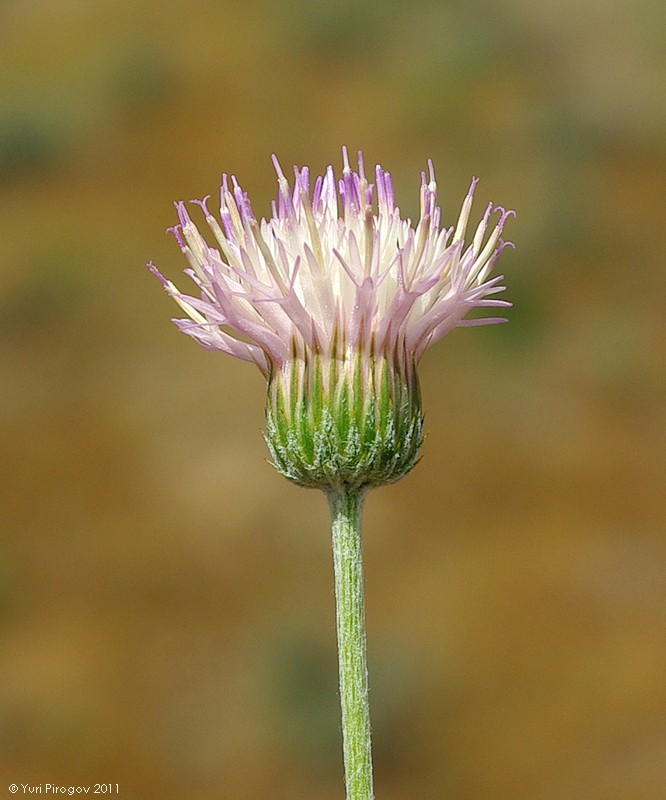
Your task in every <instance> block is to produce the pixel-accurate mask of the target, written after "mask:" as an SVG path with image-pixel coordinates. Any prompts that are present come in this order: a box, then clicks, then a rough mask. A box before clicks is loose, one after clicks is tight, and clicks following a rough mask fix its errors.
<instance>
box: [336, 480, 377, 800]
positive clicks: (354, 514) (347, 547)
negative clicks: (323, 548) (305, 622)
mask: <svg viewBox="0 0 666 800" xmlns="http://www.w3.org/2000/svg"><path fill="white" fill-rule="evenodd" d="M364 499H365V490H364V489H350V488H340V489H338V490H331V491H330V492H328V502H329V505H330V508H331V519H332V527H333V564H334V567H335V609H336V619H337V629H338V664H339V674H340V704H341V706H342V739H343V751H344V764H345V785H346V788H347V800H373V798H374V792H373V788H372V747H371V743H370V708H369V703H368V663H367V656H366V638H365V599H364V592H363V555H362V542H361V515H362V511H363V501H364Z"/></svg>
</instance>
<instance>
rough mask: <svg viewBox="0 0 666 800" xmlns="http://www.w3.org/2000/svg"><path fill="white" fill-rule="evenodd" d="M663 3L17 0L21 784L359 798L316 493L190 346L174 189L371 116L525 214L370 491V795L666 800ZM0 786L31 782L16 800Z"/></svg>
mask: <svg viewBox="0 0 666 800" xmlns="http://www.w3.org/2000/svg"><path fill="white" fill-rule="evenodd" d="M665 31H666V6H665V5H664V4H663V3H662V2H660V0H632V1H631V2H629V0H622V1H619V2H614V3H610V2H607V1H605V0H588V2H587V3H584V4H582V3H579V2H578V1H577V0H576V2H574V0H546V1H545V2H541V3H533V2H531V0H491V1H490V2H481V0H465V1H464V2H463V0H451V1H450V2H436V0H430V1H428V0H417V1H416V2H412V3H404V2H400V3H399V2H397V0H385V2H379V0H341V1H340V2H335V1H331V0H329V2H321V1H320V0H314V1H311V2H309V3H304V2H297V1H296V0H286V2H281V3H277V2H275V3H271V2H268V0H247V1H246V2H244V3H242V4H241V3H231V2H213V1H212V0H192V2H190V3H187V4H183V3H164V0H160V2H158V0H60V2H58V3H51V2H46V1H45V0H2V2H1V3H0V241H1V243H2V258H1V260H0V279H1V281H2V290H1V291H0V349H1V353H0V384H1V386H2V391H1V393H0V448H1V451H2V477H1V479H0V504H1V509H2V510H1V518H0V527H1V534H0V794H1V795H2V796H3V797H4V796H5V793H7V789H6V787H7V786H8V785H9V784H10V783H12V782H16V783H19V784H21V783H29V784H32V785H37V784H40V783H41V784H45V783H47V782H51V783H57V784H61V785H65V786H70V785H86V784H88V785H90V784H92V783H95V782H109V783H113V784H116V783H118V784H119V787H120V796H121V797H123V798H127V800H129V799H130V798H137V800H144V798H145V799H146V800H152V798H164V797H174V798H175V797H187V798H190V800H208V798H220V797H221V798H248V800H254V798H271V799H272V800H293V798H309V800H334V798H341V797H342V796H343V787H342V775H341V755H340V733H339V711H338V700H337V686H336V655H335V641H334V638H335V627H334V619H333V613H334V606H333V597H332V568H331V556H330V547H329V541H328V536H329V533H328V510H327V507H326V503H325V500H324V498H323V496H321V495H320V494H318V493H314V492H308V491H305V490H302V489H298V488H297V487H294V486H292V485H290V484H288V483H287V482H286V481H285V480H284V479H283V478H281V477H279V476H277V475H276V474H275V473H274V472H273V471H272V470H271V468H270V467H269V466H268V465H267V463H266V461H265V459H266V457H267V453H266V451H265V448H264V445H263V442H262V439H261V428H262V424H263V404H264V391H265V388H264V382H263V379H262V377H261V375H260V374H259V372H258V371H257V370H256V369H254V368H253V367H251V366H249V365H247V364H244V363H241V362H237V361H235V360H234V359H231V358H228V357H225V356H223V355H221V354H212V353H207V352H205V351H203V350H202V349H200V348H198V347H197V346H196V345H195V344H194V343H193V342H192V341H191V340H189V339H188V338H187V337H185V336H183V335H182V334H179V333H178V331H177V330H176V329H175V327H174V326H173V325H171V323H170V322H169V319H170V317H171V316H172V315H173V314H174V313H175V310H174V309H175V307H174V306H173V305H172V303H171V301H170V300H169V299H168V298H167V297H166V296H165V295H164V293H163V291H162V290H161V287H160V285H159V284H158V282H157V281H156V280H155V279H154V278H153V277H152V276H151V275H150V274H149V273H148V271H147V270H146V269H145V266H144V265H145V263H146V262H147V261H149V260H154V261H155V262H156V263H157V264H158V265H159V266H160V268H162V270H163V271H164V272H166V273H167V275H169V276H170V277H171V278H172V279H174V280H177V281H178V282H179V283H180V284H181V285H182V286H181V288H184V287H185V285H186V283H187V281H186V279H183V277H182V276H181V269H182V267H183V266H184V263H183V259H182V258H181V255H180V252H179V250H178V248H177V247H176V244H175V242H174V240H173V238H172V237H170V236H165V235H164V233H163V232H164V230H165V228H166V227H167V226H169V225H172V224H173V223H174V222H175V219H176V217H175V211H174V209H173V207H172V201H173V200H178V199H185V200H189V199H190V198H192V197H197V198H199V197H202V196H204V195H205V194H208V193H211V194H213V195H214V194H215V193H216V191H217V187H218V185H219V177H220V173H221V172H222V171H226V172H229V173H233V174H236V175H237V176H238V178H239V180H240V182H241V184H242V185H243V187H244V189H246V190H247V191H248V192H249V193H250V195H251V197H252V200H253V204H254V208H255V211H256V212H257V214H259V215H264V214H267V213H268V212H269V209H270V206H269V203H270V200H271V199H272V198H273V197H274V196H275V192H276V185H275V176H274V173H273V170H272V166H271V164H270V155H271V153H276V154H278V156H279V158H280V159H281V161H282V164H283V165H284V166H285V169H287V168H288V167H290V166H291V165H292V164H295V163H297V164H299V165H300V164H308V165H309V166H310V167H311V170H312V172H313V174H320V172H321V171H322V170H323V169H324V168H325V167H326V165H327V164H329V163H332V164H333V165H334V166H335V167H336V169H339V167H340V163H341V157H340V147H341V145H342V144H347V145H348V146H349V148H350V150H351V151H352V152H355V151H356V150H358V149H363V150H364V152H365V155H366V163H367V164H369V165H370V166H372V165H374V164H375V163H376V162H380V163H382V164H383V165H384V166H385V167H386V168H387V169H389V170H391V172H392V173H393V175H394V180H395V184H396V193H397V197H398V202H399V204H400V206H401V208H402V209H403V212H404V213H405V214H408V215H410V216H414V215H415V214H416V213H417V209H418V186H419V182H420V178H419V174H420V171H421V170H422V169H423V168H424V167H425V164H426V159H427V158H428V157H431V158H432V159H433V160H434V162H435V166H436V169H437V176H438V182H439V186H440V192H441V195H440V196H441V205H442V209H443V219H444V221H445V222H446V224H451V223H452V222H453V221H455V219H456V218H457V214H458V211H459V208H460V203H461V201H462V199H463V197H464V194H465V192H466V190H467V187H468V184H469V180H470V178H471V176H472V175H477V176H480V178H481V183H480V185H479V187H478V192H477V203H478V205H477V207H476V213H477V215H479V214H480V213H481V211H482V209H483V208H484V207H485V204H486V203H487V202H488V200H491V199H492V200H494V201H495V202H497V203H501V204H503V205H505V206H508V207H511V208H515V209H517V211H518V218H517V219H516V220H512V221H511V222H510V228H509V233H508V236H509V238H511V239H513V241H515V242H516V244H517V250H516V251H515V252H514V251H509V250H507V251H506V252H505V254H504V256H503V258H502V264H501V266H502V271H503V272H504V273H505V274H506V276H507V277H506V281H507V285H508V287H509V289H508V293H507V297H508V299H511V300H512V301H513V302H514V304H515V306H514V308H513V309H512V310H511V311H510V317H511V321H510V323H509V324H508V325H504V326H501V327H490V328H478V329H473V330H462V331H456V332H454V333H453V334H452V335H450V336H449V337H447V339H446V340H445V341H443V342H441V343H440V344H439V345H438V346H437V347H436V348H433V349H432V350H431V351H429V352H428V353H427V354H426V356H425V358H424V360H423V362H422V367H421V377H422V383H423V394H424V400H425V408H426V423H427V432H428V436H427V439H426V444H425V448H424V454H423V460H422V462H421V464H420V466H419V467H418V469H417V470H415V471H414V472H413V473H412V474H411V475H410V476H409V477H408V478H406V479H405V480H404V481H402V482H401V483H399V484H396V485H394V486H390V487H387V488H384V489H381V490H379V491H377V492H375V493H374V494H372V495H371V496H370V498H369V500H368V502H367V509H366V524H365V557H366V580H367V614H368V629H369V650H370V653H369V657H370V669H371V702H372V715H373V724H374V742H375V760H376V792H377V797H378V798H380V800H398V798H400V799H401V800H402V799H404V798H410V800H411V798H419V800H441V799H442V798H445V800H478V799H479V798H492V800H517V799H519V800H522V799H523V798H525V800H572V798H585V799H586V800H663V797H664V796H665V795H664V792H665V791H666V789H665V788H664V787H665V786H666V679H665V670H664V664H665V663H666V629H665V628H666V626H665V624H664V620H665V618H666V569H665V567H666V539H665V537H664V529H665V527H666V525H665V519H666V513H665V512H666V507H665V505H666V504H665V501H664V489H663V486H664V478H665V477H666V457H665V447H666V404H665V400H666V397H665V387H666V364H665V359H664V349H665V346H666V312H665V311H664V309H665V307H666V304H665V293H666V269H665V267H664V257H663V245H662V242H661V238H662V236H663V232H664V218H665V212H666V80H665V79H664V78H665V75H666V47H665V43H666V41H665V40H666V34H665ZM7 796H8V797H9V796H10V795H9V794H8V793H7Z"/></svg>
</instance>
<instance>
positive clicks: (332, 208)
mask: <svg viewBox="0 0 666 800" xmlns="http://www.w3.org/2000/svg"><path fill="white" fill-rule="evenodd" d="M273 163H274V165H275V169H276V172H277V177H278V186H279V190H278V200H277V204H276V203H274V204H273V209H272V211H273V213H272V216H271V218H270V219H269V220H266V219H261V220H260V221H259V220H257V218H256V216H255V214H254V212H253V210H252V206H251V204H250V201H249V199H248V196H247V194H246V193H245V192H244V191H243V190H242V189H241V187H240V186H239V185H238V182H237V181H236V178H235V177H232V178H231V181H229V179H228V177H227V175H224V176H223V180H222V188H221V196H220V221H218V219H217V218H216V217H215V216H214V215H213V214H212V213H211V212H210V210H209V200H210V196H207V197H206V198H205V199H204V200H196V201H193V202H194V203H196V204H197V205H199V206H200V207H201V210H202V211H203V215H204V217H205V220H206V223H207V225H208V228H209V229H210V234H211V235H212V239H213V241H214V242H215V243H216V246H214V247H211V246H210V245H209V244H208V242H207V241H206V240H205V239H204V237H203V236H202V235H201V233H200V232H199V229H198V228H197V227H196V225H195V224H194V222H193V221H192V219H191V217H190V215H189V213H188V210H187V208H186V206H185V204H184V203H182V202H179V203H177V204H176V208H177V210H178V217H179V225H176V226H175V227H173V228H170V229H169V231H170V232H171V233H173V234H174V236H175V238H176V240H177V242H178V244H179V246H180V248H181V250H182V252H183V253H184V255H185V257H186V259H187V261H188V264H189V268H188V269H187V270H186V272H187V274H188V275H189V276H190V277H191V278H192V280H193V281H194V283H195V284H196V287H197V294H196V296H192V295H186V294H183V293H181V292H180V291H178V289H177V288H176V287H175V286H174V284H173V283H171V281H169V280H167V279H166V278H164V277H163V275H162V274H161V273H160V272H159V271H158V269H157V268H156V267H155V266H154V265H152V264H151V265H149V266H150V268H151V269H152V271H153V272H154V273H155V274H156V275H157V276H158V277H159V279H160V280H161V281H162V283H163V285H164V287H165V289H166V291H167V292H168V294H169V295H171V296H172V297H173V298H174V300H175V301H176V302H177V303H178V305H179V306H180V307H181V308H182V309H183V311H184V312H185V313H186V314H187V318H185V319H175V320H174V322H175V323H176V325H177V326H178V328H179V329H180V330H181V331H183V332H184V333H187V334H188V335H189V336H191V337H192V338H193V339H195V340H196V341H197V342H199V344H201V345H202V346H203V347H205V348H206V349H209V350H221V351H222V352H225V353H229V354H230V355H233V356H236V357H237V358H240V359H243V360H245V361H250V362H253V363H254V364H256V365H257V366H258V367H259V369H260V370H261V372H262V373H263V374H264V375H265V376H266V378H267V379H268V384H269V389H268V403H267V412H266V436H265V438H266V441H267V444H268V446H269V449H270V451H271V455H272V457H273V463H274V465H275V467H276V468H277V469H278V470H279V471H280V472H282V473H283V474H284V475H286V476H287V477H288V478H290V479H291V480H293V481H295V482H297V483H300V484H301V485H305V486H316V487H320V488H323V489H324V490H326V489H327V488H329V487H334V486H340V485H347V486H352V487H353V486H373V485H380V484H383V483H388V482H390V481H393V480H397V479H398V478H400V477H402V476H403V475H404V474H406V473H407V472H408V471H409V470H410V469H411V468H412V467H413V465H414V464H415V463H416V461H417V459H418V452H419V449H420V446H421V442H422V438H423V433H422V411H421V400H420V394H419V385H418V376H417V373H416V367H417V364H418V361H419V359H420V358H421V356H422V355H423V353H424V352H425V350H426V349H427V348H428V347H430V346H431V345H432V344H434V343H435V342H437V341H438V340H439V339H441V338H442V337H443V336H444V335H445V334H447V333H449V331H451V330H452V329H453V328H455V327H458V326H465V325H483V324H486V325H487V324H491V323H495V322H502V321H504V320H503V319H498V318H496V317H491V318H488V317H485V318H479V317H474V318H470V317H469V316H468V315H469V313H470V312H471V311H472V310H474V309H476V308H485V307H489V306H508V305H510V303H508V302H506V301H504V300H500V299H498V297H497V295H498V294H499V293H500V292H502V291H503V290H504V288H505V287H504V286H502V285H501V281H502V276H492V274H491V273H492V270H493V268H494V266H495V264H496V262H497V259H498V258H499V256H500V253H501V252H502V250H503V249H504V248H505V247H506V246H507V245H508V244H510V243H509V242H504V241H503V240H502V231H503V228H504V224H505V222H506V220H507V217H509V216H510V215H511V214H513V212H512V211H506V210H505V209H503V208H501V207H499V206H498V207H493V204H492V203H490V204H489V205H488V206H487V208H486V210H485V213H484V215H483V218H482V219H481V221H480V222H479V224H478V226H477V228H476V231H475V233H474V236H473V238H472V241H471V244H469V245H466V244H465V241H464V237H465V233H466V230H467V225H468V220H469V216H470V212H471V208H472V200H473V196H474V191H475V188H476V184H477V179H474V180H473V181H472V184H471V186H470V189H469V192H468V194H467V197H466V198H465V200H464V202H463V205H462V210H461V212H460V216H459V218H458V221H457V224H456V225H455V227H450V228H442V227H441V224H440V217H441V212H440V209H439V207H438V206H437V184H436V182H435V174H434V169H433V166H432V162H429V174H428V175H426V174H425V173H422V175H421V191H420V200H421V203H420V216H419V220H418V222H417V224H416V226H415V227H414V226H413V225H412V223H411V220H409V219H403V218H402V217H401V214H400V209H399V208H398V206H397V205H396V204H395V200H394V193H393V182H392V179H391V176H390V174H389V173H388V172H386V171H384V170H383V169H382V168H381V167H380V166H377V167H376V168H375V183H374V186H373V185H372V184H370V183H369V182H368V179H367V178H366V175H365V170H364V164H363V156H362V154H361V153H359V155H358V172H354V171H352V169H351V167H350V164H349V159H348V155H347V150H346V149H345V148H343V171H342V178H341V180H340V181H339V182H337V181H336V178H335V175H334V171H333V168H332V167H330V166H329V167H328V168H327V170H326V172H325V174H324V175H323V176H321V177H318V178H317V179H316V181H315V182H314V187H313V188H312V189H311V187H310V176H309V170H308V168H307V167H303V168H302V169H298V168H294V182H293V188H290V186H289V183H288V181H287V179H286V177H285V175H284V173H283V171H282V169H281V167H280V164H279V162H278V160H277V158H275V157H273ZM375 193H376V205H375ZM495 212H497V213H498V214H499V217H498V218H497V219H496V220H495V222H494V224H491V217H492V215H493V213H495ZM220 223H221V224H220Z"/></svg>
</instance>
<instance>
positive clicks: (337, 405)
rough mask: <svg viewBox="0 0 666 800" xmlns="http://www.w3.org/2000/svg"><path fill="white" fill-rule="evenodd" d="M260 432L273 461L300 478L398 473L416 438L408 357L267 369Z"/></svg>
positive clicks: (384, 477) (415, 394)
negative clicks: (263, 432)
mask: <svg viewBox="0 0 666 800" xmlns="http://www.w3.org/2000/svg"><path fill="white" fill-rule="evenodd" d="M264 438H265V440H266V444H267V445H268V448H269V450H270V453H271V456H272V458H273V466H274V467H275V469H276V470H277V471H278V472H280V473H281V474H282V475H284V476H285V477H287V478H289V479H290V480H292V481H294V482H295V483H297V484H299V485H300V486H306V487H313V488H319V489H323V490H324V491H328V490H330V489H336V488H342V487H348V488H360V487H370V486H381V485H383V484H386V483H391V482H393V481H397V480H399V479H400V478H402V477H403V476H404V475H406V474H407V473H408V472H409V471H410V470H411V469H412V468H413V467H414V466H415V465H416V463H417V461H418V456H419V450H420V448H421V444H422V442H423V416H422V411H421V398H420V391H419V384H418V377H417V374H416V365H415V364H414V361H413V358H410V357H407V356H406V355H405V354H400V355H396V354H392V355H391V356H387V355H382V356H377V357H375V356H367V355H364V354H360V353H351V354H349V356H348V357H347V358H343V359H340V358H324V357H322V356H320V355H318V354H314V355H308V356H306V357H305V358H303V357H301V358H297V359H294V360H293V361H290V362H289V363H288V364H286V365H284V366H283V367H282V368H281V369H276V370H274V372H273V374H272V375H271V376H270V380H269V385H268V399H267V404H266V431H265V435H264Z"/></svg>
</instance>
